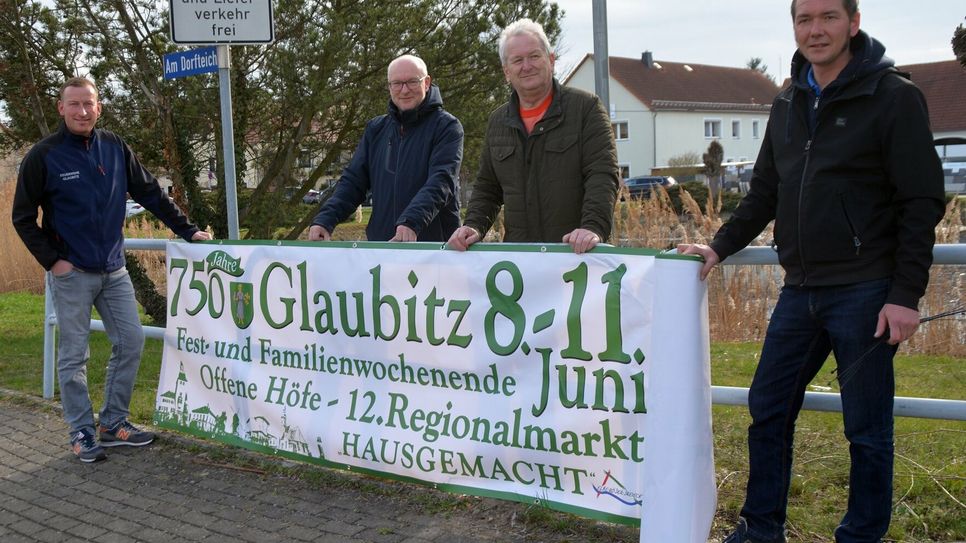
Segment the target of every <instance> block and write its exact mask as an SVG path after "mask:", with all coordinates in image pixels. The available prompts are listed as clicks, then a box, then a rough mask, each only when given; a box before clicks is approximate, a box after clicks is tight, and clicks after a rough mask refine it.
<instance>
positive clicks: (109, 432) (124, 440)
mask: <svg viewBox="0 0 966 543" xmlns="http://www.w3.org/2000/svg"><path fill="white" fill-rule="evenodd" d="M98 433H99V434H100V437H101V446H102V447H119V446H121V445H125V446H128V447H143V446H144V445H147V444H148V443H151V442H152V441H154V434H152V433H151V432H144V431H142V430H139V429H138V428H137V427H136V426H134V425H133V424H131V423H130V422H128V421H126V420H125V421H121V422H120V423H118V424H117V426H115V427H114V428H105V427H103V426H101V427H100V428H99V429H98Z"/></svg>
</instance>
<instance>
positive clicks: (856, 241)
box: [839, 196, 862, 256]
mask: <svg viewBox="0 0 966 543" xmlns="http://www.w3.org/2000/svg"><path fill="white" fill-rule="evenodd" d="M839 202H840V203H841V204H842V214H843V215H845V223H846V224H847V225H848V226H849V233H850V234H852V246H853V247H855V256H859V253H860V252H861V251H862V239H861V238H859V232H858V230H856V229H855V222H853V221H852V217H850V216H849V206H847V205H846V204H845V197H844V196H839Z"/></svg>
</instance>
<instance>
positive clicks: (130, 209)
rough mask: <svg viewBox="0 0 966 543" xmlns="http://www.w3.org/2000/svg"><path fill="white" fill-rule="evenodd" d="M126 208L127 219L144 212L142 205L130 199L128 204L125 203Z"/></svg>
mask: <svg viewBox="0 0 966 543" xmlns="http://www.w3.org/2000/svg"><path fill="white" fill-rule="evenodd" d="M125 207H126V208H127V211H126V212H125V214H124V216H125V217H133V216H135V215H137V214H138V213H143V212H144V208H143V207H141V204H139V203H137V202H135V201H134V200H132V199H130V198H128V199H127V202H126V203H125Z"/></svg>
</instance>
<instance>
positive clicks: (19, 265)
mask: <svg viewBox="0 0 966 543" xmlns="http://www.w3.org/2000/svg"><path fill="white" fill-rule="evenodd" d="M8 162H10V159H8V160H5V161H4V162H3V163H2V164H0V173H3V174H5V175H6V176H5V177H2V178H0V179H5V181H2V182H0V209H3V216H2V217H0V292H11V291H18V292H20V291H22V292H31V293H34V294H40V293H42V292H43V291H44V269H43V267H41V266H40V264H38V263H37V260H35V259H34V257H33V255H32V254H30V251H28V250H27V248H26V247H24V244H23V242H22V241H20V236H19V235H17V231H16V230H14V228H13V224H12V223H11V222H10V216H11V212H12V210H13V195H14V192H15V190H16V188H17V183H16V165H15V164H14V165H13V166H11V165H10V164H8Z"/></svg>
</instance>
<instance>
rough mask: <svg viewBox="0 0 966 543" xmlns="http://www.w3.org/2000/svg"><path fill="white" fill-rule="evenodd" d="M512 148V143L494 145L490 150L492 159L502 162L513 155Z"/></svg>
mask: <svg viewBox="0 0 966 543" xmlns="http://www.w3.org/2000/svg"><path fill="white" fill-rule="evenodd" d="M514 149H515V147H514V146H512V145H495V146H493V149H492V150H491V151H490V152H491V153H492V155H493V159H494V160H496V161H497V162H503V161H505V160H506V159H508V158H510V157H511V156H513V151H514Z"/></svg>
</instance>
